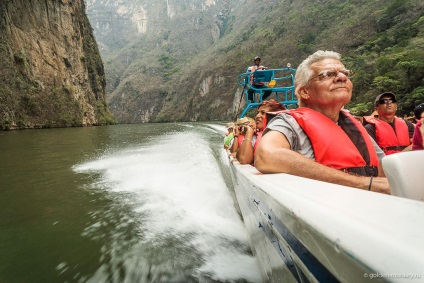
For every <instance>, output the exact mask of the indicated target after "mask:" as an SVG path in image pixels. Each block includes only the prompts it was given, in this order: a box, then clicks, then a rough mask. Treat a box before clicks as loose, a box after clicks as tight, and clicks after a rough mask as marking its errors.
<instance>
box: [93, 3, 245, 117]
mask: <svg viewBox="0 0 424 283" xmlns="http://www.w3.org/2000/svg"><path fill="white" fill-rule="evenodd" d="M243 2H244V1H243V0H166V1H155V0H150V1H149V0H126V1H122V0H121V1H120V0H118V1H111V0H87V14H88V17H89V18H90V22H91V23H92V25H93V28H94V32H95V35H96V39H97V42H98V44H99V46H100V52H101V53H102V57H103V58H104V62H105V69H106V76H107V80H108V83H107V96H108V101H109V105H110V109H111V111H112V113H113V114H114V116H115V117H117V119H118V120H119V122H122V123H140V122H156V121H171V120H174V121H181V120H192V121H196V120H199V119H204V120H208V119H216V118H217V117H219V116H220V115H222V112H221V111H222V110H221V106H222V105H224V104H225V105H228V104H231V103H232V102H233V96H232V95H227V96H226V97H224V98H223V99H221V98H218V96H216V95H215V94H217V93H220V92H222V88H224V87H228V86H229V85H230V84H231V85H233V86H235V84H233V83H234V79H235V78H234V77H233V76H231V78H230V79H229V78H228V77H226V76H227V73H228V72H227V71H226V70H215V71H216V74H214V71H213V70H209V68H210V67H211V66H212V65H209V63H208V62H207V61H206V62H199V59H198V58H201V60H203V59H206V57H205V56H202V55H201V54H202V53H203V52H205V51H207V50H210V49H211V48H212V47H213V46H214V45H215V44H216V43H217V42H218V41H219V40H220V39H221V38H222V37H223V36H224V34H225V33H228V32H229V23H230V22H231V13H232V12H233V11H234V10H237V7H238V6H239V5H240V4H241V3H243ZM215 59H217V58H214V60H215ZM204 64H206V68H203V67H202V65H204ZM243 64H244V63H243ZM222 68H223V69H227V68H229V66H225V65H223V66H222ZM243 68H244V67H243ZM212 69H213V67H212ZM223 73H224V74H223ZM233 88H234V87H233ZM230 92H231V94H233V90H230ZM202 105H204V106H206V105H207V107H208V109H210V108H211V107H214V109H215V110H216V111H215V113H212V112H213V111H212V112H210V111H208V112H205V111H203V110H204V108H205V107H204V106H202ZM211 113H212V114H211Z"/></svg>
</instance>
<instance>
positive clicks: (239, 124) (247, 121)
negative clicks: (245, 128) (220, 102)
mask: <svg viewBox="0 0 424 283" xmlns="http://www.w3.org/2000/svg"><path fill="white" fill-rule="evenodd" d="M246 123H249V119H247V117H243V118H240V119H237V122H236V124H237V126H241V125H244V124H246Z"/></svg>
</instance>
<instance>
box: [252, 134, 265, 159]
mask: <svg viewBox="0 0 424 283" xmlns="http://www.w3.org/2000/svg"><path fill="white" fill-rule="evenodd" d="M263 132H264V131H263V130H262V131H260V132H257V133H256V141H255V145H254V146H253V156H255V152H256V148H257V147H258V144H259V141H260V140H261V138H262V133H263Z"/></svg>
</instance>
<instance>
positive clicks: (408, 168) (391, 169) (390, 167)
mask: <svg viewBox="0 0 424 283" xmlns="http://www.w3.org/2000/svg"><path fill="white" fill-rule="evenodd" d="M382 162H383V170H384V173H385V174H386V177H387V179H388V181H389V185H390V190H391V192H392V195H395V196H398V197H404V198H409V199H415V200H420V201H424V175H422V174H423V168H424V150H415V151H407V152H400V153H395V154H391V155H388V156H386V157H384V158H383V160H382Z"/></svg>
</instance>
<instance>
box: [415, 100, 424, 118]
mask: <svg viewBox="0 0 424 283" xmlns="http://www.w3.org/2000/svg"><path fill="white" fill-rule="evenodd" d="M423 112H424V103H421V104H420V105H418V106H417V107H415V109H414V114H415V118H417V119H418V120H420V119H421V114H422V113H423Z"/></svg>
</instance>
